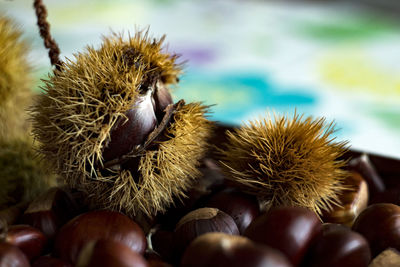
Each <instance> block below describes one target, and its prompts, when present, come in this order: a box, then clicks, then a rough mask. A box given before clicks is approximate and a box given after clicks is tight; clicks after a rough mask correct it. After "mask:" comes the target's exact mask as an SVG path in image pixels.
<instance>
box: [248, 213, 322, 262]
mask: <svg viewBox="0 0 400 267" xmlns="http://www.w3.org/2000/svg"><path fill="white" fill-rule="evenodd" d="M321 230H322V224H321V221H320V220H319V218H318V217H317V216H316V215H315V213H314V212H312V211H310V210H308V209H306V208H301V207H278V208H272V209H270V210H269V211H267V212H266V213H264V214H262V215H260V216H259V217H258V218H256V219H255V220H254V221H253V222H252V223H251V224H250V225H249V227H247V229H246V231H245V233H244V236H246V237H248V238H250V239H251V240H253V241H255V242H258V243H261V244H264V245H267V246H270V247H272V248H275V249H278V250H280V251H281V252H283V254H285V255H286V257H287V258H288V259H289V260H290V261H291V263H292V264H293V265H294V266H297V265H298V264H299V263H300V262H301V261H302V259H303V257H304V255H305V254H306V252H307V249H308V248H309V247H310V245H311V244H312V242H313V241H314V239H315V238H316V237H317V236H318V235H319V234H320V233H321Z"/></svg>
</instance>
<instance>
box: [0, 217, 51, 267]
mask: <svg viewBox="0 0 400 267" xmlns="http://www.w3.org/2000/svg"><path fill="white" fill-rule="evenodd" d="M4 241H5V242H7V243H10V244H12V245H14V246H17V247H18V248H19V249H20V250H21V251H22V252H23V253H24V254H25V256H26V257H27V259H28V260H29V261H32V260H34V259H35V258H37V257H39V256H40V255H41V254H42V252H43V251H44V249H45V247H46V244H47V238H46V236H45V235H44V234H43V233H42V232H41V231H40V230H38V229H36V228H34V227H32V226H29V225H11V226H10V227H9V228H8V231H7V234H6V237H5V238H4Z"/></svg>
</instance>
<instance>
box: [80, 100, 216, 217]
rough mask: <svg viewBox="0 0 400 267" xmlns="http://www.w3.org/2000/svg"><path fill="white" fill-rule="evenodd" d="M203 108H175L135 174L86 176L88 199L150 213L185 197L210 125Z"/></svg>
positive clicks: (195, 175)
mask: <svg viewBox="0 0 400 267" xmlns="http://www.w3.org/2000/svg"><path fill="white" fill-rule="evenodd" d="M205 112H206V107H204V106H202V105H200V104H198V103H192V104H188V105H185V106H183V107H182V108H181V109H179V110H177V111H176V113H175V114H174V117H173V123H172V124H171V125H170V126H169V127H168V128H167V129H166V131H165V132H164V136H165V137H166V138H165V139H166V140H165V141H159V142H157V145H158V149H156V150H150V151H146V152H145V155H143V156H142V158H141V160H140V164H139V173H140V174H139V176H137V177H135V174H132V173H131V172H130V171H128V170H122V171H120V172H118V173H116V175H115V176H114V177H100V176H99V177H98V178H97V181H90V180H87V181H86V183H85V184H83V186H84V187H85V191H88V192H89V193H90V194H89V195H90V196H91V197H92V202H93V203H95V204H96V203H97V204H98V203H101V205H100V207H103V208H104V207H107V208H110V209H113V210H119V211H123V212H124V213H126V214H128V215H130V216H135V215H137V214H140V213H144V215H146V216H148V217H152V216H153V215H155V214H157V213H158V212H164V211H165V210H166V208H167V207H169V206H170V205H171V204H172V202H173V198H183V197H185V192H186V191H187V190H188V189H189V188H190V187H191V186H192V184H193V182H194V181H195V179H196V178H198V177H199V176H200V175H201V173H200V171H199V170H198V169H197V167H198V165H199V162H200V160H201V159H202V158H203V157H204V155H205V153H206V150H207V148H208V145H207V140H208V138H209V137H210V134H211V127H212V125H211V123H210V121H208V120H207V119H206V118H205V117H204V114H205ZM110 180H111V181H112V183H110ZM133 181H136V182H133Z"/></svg>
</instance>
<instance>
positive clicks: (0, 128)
mask: <svg viewBox="0 0 400 267" xmlns="http://www.w3.org/2000/svg"><path fill="white" fill-rule="evenodd" d="M21 35H22V34H21V32H20V31H19V30H18V27H17V26H16V25H15V23H14V22H13V21H12V20H10V19H9V18H6V17H3V16H2V15H1V14H0V138H1V139H5V138H14V137H16V136H23V135H26V132H27V130H28V128H29V127H28V123H27V121H26V118H27V116H26V111H25V109H26V108H27V107H28V106H29V101H30V99H31V86H32V77H31V74H32V68H31V66H30V64H29V62H28V52H29V49H28V45H27V43H26V41H24V40H23V39H22V37H21Z"/></svg>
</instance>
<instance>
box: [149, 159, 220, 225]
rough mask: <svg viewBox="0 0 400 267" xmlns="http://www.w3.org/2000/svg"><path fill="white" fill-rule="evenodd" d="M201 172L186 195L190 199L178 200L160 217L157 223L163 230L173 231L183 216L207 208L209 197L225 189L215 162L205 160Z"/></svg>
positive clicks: (200, 168)
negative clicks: (222, 188)
mask: <svg viewBox="0 0 400 267" xmlns="http://www.w3.org/2000/svg"><path fill="white" fill-rule="evenodd" d="M199 170H200V171H201V173H202V176H201V177H200V178H199V179H197V180H196V182H195V183H194V184H193V186H192V187H191V188H190V189H189V190H188V191H187V192H186V193H185V194H186V195H187V196H188V197H187V198H186V199H185V200H184V201H182V200H179V199H177V200H176V201H175V203H176V204H175V205H174V207H171V208H170V209H168V211H167V212H166V213H165V214H161V215H159V216H158V218H157V222H158V223H160V224H162V226H163V228H165V229H168V230H171V231H173V230H174V228H175V226H176V224H177V223H178V221H179V220H180V219H181V218H182V217H183V216H185V215H186V214H187V213H189V212H190V211H192V210H194V209H197V208H201V207H205V203H206V201H207V200H208V199H209V196H210V195H211V194H212V193H213V192H215V191H218V190H220V189H221V187H223V182H224V177H223V175H222V172H221V170H220V169H219V167H218V165H217V164H216V163H215V161H214V160H212V159H210V158H205V159H203V160H202V163H201V166H200V167H199Z"/></svg>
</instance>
